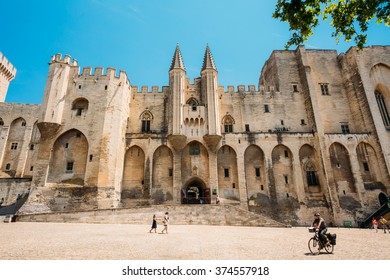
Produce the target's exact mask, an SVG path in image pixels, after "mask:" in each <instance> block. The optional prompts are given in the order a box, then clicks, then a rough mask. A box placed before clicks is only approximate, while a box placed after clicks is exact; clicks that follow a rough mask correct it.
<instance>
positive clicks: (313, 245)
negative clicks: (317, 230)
mask: <svg viewBox="0 0 390 280" xmlns="http://www.w3.org/2000/svg"><path fill="white" fill-rule="evenodd" d="M308 245H309V250H310V253H312V254H313V255H318V254H319V253H320V244H318V240H317V239H315V238H314V237H312V238H310V239H309V243H308Z"/></svg>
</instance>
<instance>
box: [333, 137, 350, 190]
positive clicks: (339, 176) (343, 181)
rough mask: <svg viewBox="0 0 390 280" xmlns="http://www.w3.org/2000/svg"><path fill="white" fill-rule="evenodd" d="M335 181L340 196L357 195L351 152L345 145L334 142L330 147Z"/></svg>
mask: <svg viewBox="0 0 390 280" xmlns="http://www.w3.org/2000/svg"><path fill="white" fill-rule="evenodd" d="M329 154H330V162H331V166H332V172H333V179H334V182H335V185H336V190H337V192H338V194H339V195H347V194H355V193H356V187H355V180H354V177H353V173H352V168H351V161H350V157H349V152H348V150H347V148H346V147H344V145H342V144H341V143H338V142H334V143H333V144H332V145H330V147H329Z"/></svg>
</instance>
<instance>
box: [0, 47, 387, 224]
mask: <svg viewBox="0 0 390 280" xmlns="http://www.w3.org/2000/svg"><path fill="white" fill-rule="evenodd" d="M0 59H1V61H0V63H1V64H0V86H1V88H0V98H1V100H0V101H1V103H0V169H1V171H0V196H2V197H5V198H6V199H7V200H12V199H13V197H14V196H15V195H16V193H17V192H21V191H22V190H23V189H25V188H28V187H31V188H32V190H33V191H32V194H31V196H30V199H29V201H28V204H27V205H25V207H24V211H25V212H30V213H31V212H33V213H34V212H35V213H37V212H55V211H69V210H89V209H107V208H120V207H134V206H141V205H156V204H176V205H178V204H210V203H215V201H216V197H217V195H218V196H219V197H220V199H221V203H222V204H233V205H237V206H239V207H241V208H243V209H247V210H249V211H253V212H257V213H261V214H263V215H266V216H269V217H271V218H273V219H275V220H278V221H281V222H284V223H290V224H293V225H303V224H305V223H307V222H308V221H310V220H312V216H313V213H314V212H321V213H322V214H323V216H324V217H325V218H326V219H327V220H328V221H331V222H332V223H334V224H342V223H343V221H345V220H350V221H353V222H354V223H355V224H356V223H357V222H358V221H359V220H362V219H364V218H365V217H367V215H369V214H370V213H372V211H374V210H376V209H377V208H378V207H379V203H380V201H381V200H383V199H386V197H387V195H388V193H389V190H390V176H389V173H390V172H389V171H390V118H389V112H390V47H388V46H372V47H367V48H364V49H363V50H360V51H359V50H357V49H356V48H351V49H349V50H348V51H347V52H346V53H341V54H337V52H336V51H334V50H309V49H306V48H305V47H304V46H300V47H298V48H297V49H296V50H291V51H274V52H272V54H271V56H270V57H269V59H268V60H267V61H266V63H265V65H264V66H263V69H262V71H261V74H260V78H259V83H258V86H257V87H256V86H254V85H249V86H247V87H246V86H241V85H239V86H238V87H237V88H235V87H233V86H227V87H226V88H225V87H223V86H220V85H219V83H218V70H217V67H216V63H215V62H214V59H213V57H212V54H211V51H210V48H209V47H208V46H207V47H206V51H205V55H204V58H203V66H202V69H200V77H197V78H194V79H193V83H191V82H190V78H188V77H187V76H186V69H185V64H184V61H183V58H182V55H181V52H180V48H179V46H177V47H176V50H175V52H174V56H173V60H172V64H171V66H170V68H169V85H168V86H164V87H162V89H159V88H158V87H156V86H152V87H151V89H149V88H148V87H144V86H143V87H141V88H138V87H136V86H133V85H132V84H131V83H130V81H129V78H128V77H127V75H126V73H125V72H124V71H120V72H119V74H118V73H117V71H116V69H113V68H107V69H103V68H100V67H97V68H95V69H93V70H92V68H91V67H84V68H83V69H80V67H79V65H78V62H77V61H76V60H75V59H72V58H71V57H70V56H68V55H65V56H61V55H60V54H57V55H55V56H53V57H52V58H51V60H50V63H49V65H50V66H49V73H48V78H47V82H46V88H45V92H44V98H43V102H42V104H40V105H29V104H16V103H5V102H4V100H5V96H6V91H7V87H8V84H9V82H10V81H11V80H12V79H13V78H14V76H15V73H16V69H15V68H14V67H13V66H12V65H11V64H10V63H9V62H8V61H7V60H6V58H5V57H4V56H2V55H0ZM167 70H168V67H167Z"/></svg>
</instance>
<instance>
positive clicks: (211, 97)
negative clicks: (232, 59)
mask: <svg viewBox="0 0 390 280" xmlns="http://www.w3.org/2000/svg"><path fill="white" fill-rule="evenodd" d="M201 79H202V102H203V103H204V104H207V125H208V134H209V135H221V127H220V125H219V102H218V71H217V67H215V63H214V59H213V56H212V54H211V51H210V48H209V46H207V47H206V52H205V54H204V59H203V66H202V71H201Z"/></svg>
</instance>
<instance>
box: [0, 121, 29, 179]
mask: <svg viewBox="0 0 390 280" xmlns="http://www.w3.org/2000/svg"><path fill="white" fill-rule="evenodd" d="M26 128H27V122H26V120H25V119H24V118H22V117H18V118H16V119H14V120H13V121H12V122H11V125H10V127H9V130H8V135H7V140H6V145H5V151H4V156H3V161H2V167H1V168H2V171H4V172H5V173H4V176H5V177H9V176H11V177H15V176H21V175H22V173H23V170H22V169H21V167H20V165H19V161H20V159H21V155H22V149H23V147H24V145H25V144H26V143H25V136H26V133H27V130H26ZM23 165H24V164H23ZM6 174H8V175H6Z"/></svg>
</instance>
